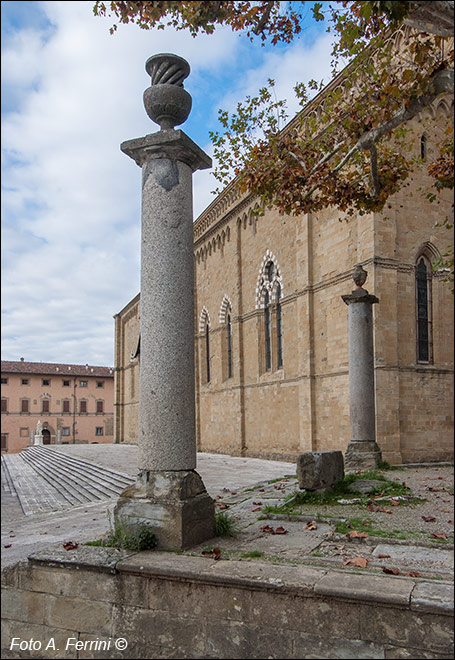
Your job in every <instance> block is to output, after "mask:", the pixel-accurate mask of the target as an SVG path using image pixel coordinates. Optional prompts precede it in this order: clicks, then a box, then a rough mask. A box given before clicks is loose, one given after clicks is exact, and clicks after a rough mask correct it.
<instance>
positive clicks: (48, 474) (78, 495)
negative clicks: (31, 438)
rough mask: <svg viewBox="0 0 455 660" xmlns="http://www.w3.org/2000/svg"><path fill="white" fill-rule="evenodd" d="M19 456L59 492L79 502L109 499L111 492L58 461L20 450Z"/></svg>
mask: <svg viewBox="0 0 455 660" xmlns="http://www.w3.org/2000/svg"><path fill="white" fill-rule="evenodd" d="M21 456H22V458H23V460H24V461H25V462H27V463H28V465H30V467H31V468H32V469H33V470H35V471H36V472H37V473H38V474H40V475H41V476H42V477H43V479H45V480H46V481H47V482H48V483H49V484H50V485H52V486H54V488H56V489H57V490H58V491H59V492H61V493H67V494H68V495H70V496H73V497H74V498H75V500H76V501H77V502H78V503H79V504H85V503H87V502H95V501H97V500H103V499H109V498H110V497H112V495H113V494H112V492H110V491H108V492H106V491H105V490H103V489H101V488H98V487H97V486H95V485H94V484H92V483H90V482H87V480H86V479H84V478H81V476H80V475H79V474H77V471H76V470H70V469H68V468H64V467H62V466H61V465H60V464H59V463H53V462H52V461H50V462H49V461H48V460H46V459H44V458H43V459H42V458H41V457H40V458H37V456H36V455H34V456H33V457H32V456H31V455H29V454H28V453H27V452H22V453H21Z"/></svg>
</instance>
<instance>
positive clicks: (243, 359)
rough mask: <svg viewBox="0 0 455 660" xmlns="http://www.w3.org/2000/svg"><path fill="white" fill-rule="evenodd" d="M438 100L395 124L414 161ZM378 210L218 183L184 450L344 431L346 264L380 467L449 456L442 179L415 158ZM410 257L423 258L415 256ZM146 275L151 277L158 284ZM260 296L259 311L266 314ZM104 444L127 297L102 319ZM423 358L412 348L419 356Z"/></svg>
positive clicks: (328, 444)
mask: <svg viewBox="0 0 455 660" xmlns="http://www.w3.org/2000/svg"><path fill="white" fill-rule="evenodd" d="M450 112H451V99H447V98H442V99H440V100H439V102H437V103H436V104H435V106H434V107H433V108H432V109H431V112H429V113H428V114H427V116H426V117H424V118H419V120H413V121H412V122H409V125H408V128H412V129H413V131H411V132H410V133H409V140H410V145H411V147H413V148H414V149H415V150H416V153H419V149H420V145H421V136H422V134H423V132H425V139H426V148H427V159H428V161H431V154H432V149H434V148H435V144H436V142H437V140H438V137H439V136H440V135H441V131H442V130H444V126H445V125H446V123H447V116H448V114H449V113H450ZM408 183H409V185H406V186H404V187H403V188H402V189H401V190H400V191H399V192H398V193H397V194H395V195H394V196H393V197H392V198H390V200H389V202H388V204H387V206H386V208H385V209H384V211H383V212H382V213H373V214H370V215H365V216H363V217H360V216H359V217H354V218H350V219H348V218H345V217H342V214H340V212H338V211H337V210H336V209H326V210H324V211H322V212H320V213H318V214H314V215H312V214H308V215H302V216H299V217H288V216H285V215H280V214H279V213H278V212H277V211H276V210H273V209H271V210H266V211H265V213H264V214H263V215H259V216H258V215H256V214H255V213H254V211H255V208H256V207H257V201H256V200H255V199H254V198H252V197H250V196H244V197H241V196H240V195H239V194H238V193H237V192H236V190H235V188H234V187H233V185H232V184H231V185H230V186H229V187H228V188H227V189H226V190H225V191H224V192H223V193H221V194H220V195H219V196H218V197H217V198H216V200H215V201H214V202H213V203H212V204H211V205H210V206H209V207H208V208H207V209H206V210H205V211H204V212H203V213H202V215H201V216H200V217H199V218H198V219H197V221H196V222H195V224H194V264H195V309H196V311H195V329H196V336H195V357H196V426H197V439H198V448H199V449H200V450H202V451H211V452H221V453H228V454H232V455H245V456H261V457H269V458H283V459H291V460H293V459H294V458H295V456H296V455H297V454H300V453H303V452H309V451H332V450H342V451H343V452H344V451H345V450H346V447H347V445H348V443H349V440H350V419H349V365H348V308H347V306H346V305H345V304H344V302H343V300H342V295H345V294H349V293H350V292H351V290H352V288H353V287H352V280H351V277H352V273H353V269H354V266H355V265H356V264H361V265H362V266H363V267H364V269H365V270H366V271H367V272H368V284H367V288H368V291H369V292H370V294H372V295H374V296H376V297H377V298H379V300H380V303H379V304H378V305H375V306H374V309H373V332H374V373H375V385H376V401H375V403H376V406H375V408H376V439H377V442H378V444H379V447H380V449H381V451H382V457H383V459H384V460H386V461H389V462H390V463H392V464H397V463H409V462H425V461H442V460H450V459H452V457H453V446H452V429H453V387H452V385H453V340H452V328H453V325H452V319H453V294H452V291H451V287H450V285H449V284H448V283H447V282H446V281H445V280H446V273H445V272H444V271H441V270H440V271H432V263H433V262H434V261H435V259H436V258H437V257H438V256H440V255H441V254H443V253H444V252H445V251H446V248H447V246H448V245H449V244H450V243H451V242H452V240H453V237H452V235H451V232H450V231H448V230H447V229H446V228H445V227H444V226H441V224H440V223H441V221H442V220H443V219H444V218H445V217H446V216H447V215H450V214H452V212H453V210H452V196H451V194H450V192H449V191H443V193H442V194H441V198H440V203H439V204H435V203H433V204H432V203H430V201H429V200H428V199H426V197H425V196H424V194H423V193H422V192H420V189H421V188H423V189H425V188H426V189H428V186H429V185H431V181H430V179H429V177H428V175H427V173H426V163H425V162H423V163H421V165H419V166H418V167H417V169H416V170H415V171H414V173H413V176H412V178H410V179H409V181H408ZM422 260H423V262H422ZM419 263H424V265H425V267H426V295H427V311H428V316H429V318H428V328H427V329H428V335H429V338H428V342H427V346H426V350H427V352H428V356H427V359H423V358H422V353H420V354H419V346H418V337H417V332H418V330H417V326H418V320H417V318H418V314H417V284H416V282H417V267H418V264H419ZM157 286H158V284H157ZM266 308H267V311H266ZM115 322H116V340H115V342H116V345H115V355H116V358H115V363H116V373H115V378H116V386H115V391H116V398H115V442H127V443H128V442H133V443H135V442H137V393H138V370H139V360H140V342H139V323H140V319H139V295H138V296H136V298H135V299H133V300H132V301H131V302H130V303H129V304H128V305H127V306H126V307H125V308H124V309H123V310H122V311H121V312H119V313H118V314H117V315H116V316H115ZM423 357H425V356H423Z"/></svg>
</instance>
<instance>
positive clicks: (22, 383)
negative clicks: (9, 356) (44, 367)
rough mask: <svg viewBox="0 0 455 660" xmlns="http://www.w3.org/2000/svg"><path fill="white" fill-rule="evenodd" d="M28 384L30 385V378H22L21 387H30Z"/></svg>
mask: <svg viewBox="0 0 455 660" xmlns="http://www.w3.org/2000/svg"><path fill="white" fill-rule="evenodd" d="M28 384H29V379H28V378H21V385H28Z"/></svg>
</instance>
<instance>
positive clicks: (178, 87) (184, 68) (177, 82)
mask: <svg viewBox="0 0 455 660" xmlns="http://www.w3.org/2000/svg"><path fill="white" fill-rule="evenodd" d="M145 70H146V71H147V73H148V74H149V76H150V77H151V79H152V84H151V86H150V87H148V88H147V89H146V90H145V92H144V106H145V110H146V112H147V114H148V116H149V117H150V119H152V120H153V121H155V122H156V123H157V124H159V125H160V129H161V130H162V131H163V130H172V129H173V128H174V126H177V125H178V124H183V122H184V121H186V119H188V115H189V114H190V112H191V105H192V101H191V96H190V95H189V94H188V92H187V91H186V90H185V89H184V88H183V81H184V80H185V78H186V77H187V76H188V74H189V73H190V65H189V64H188V62H187V61H186V60H184V59H183V57H178V55H172V54H171V53H160V54H159V55H152V57H149V58H148V60H147V62H146V63H145Z"/></svg>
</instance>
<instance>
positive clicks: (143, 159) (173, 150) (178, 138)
mask: <svg viewBox="0 0 455 660" xmlns="http://www.w3.org/2000/svg"><path fill="white" fill-rule="evenodd" d="M120 149H121V151H123V153H124V154H126V155H127V156H129V157H130V158H132V159H133V160H134V161H135V162H136V164H137V165H139V167H142V166H143V165H144V164H145V163H148V162H150V161H151V160H155V159H157V158H168V159H169V160H174V161H181V162H183V163H186V164H187V165H188V166H189V167H190V168H191V170H192V171H193V172H196V171H197V170H206V169H208V168H209V167H212V159H211V158H210V156H208V155H207V154H206V153H205V151H203V150H202V149H201V148H200V147H198V145H197V144H196V143H195V142H193V140H192V139H191V138H190V137H188V135H186V133H184V132H183V131H181V130H180V129H178V130H175V129H169V130H161V131H158V132H157V133H150V134H149V135H145V136H144V137H140V138H134V139H133V140H127V141H126V142H122V144H121V145H120Z"/></svg>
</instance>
